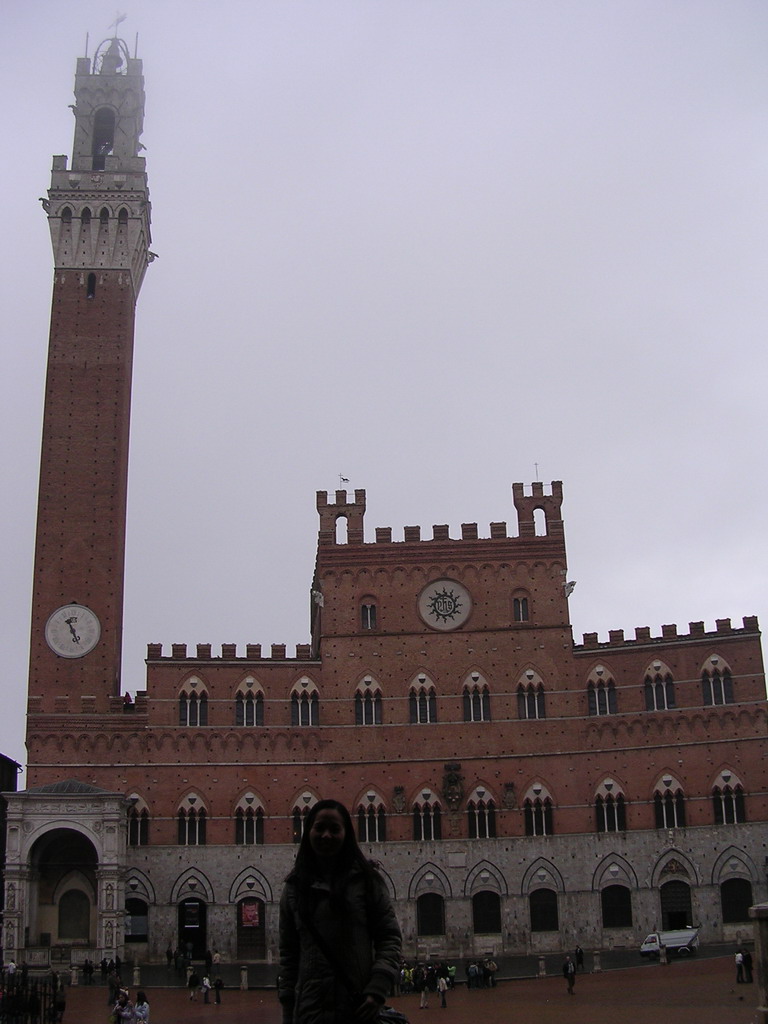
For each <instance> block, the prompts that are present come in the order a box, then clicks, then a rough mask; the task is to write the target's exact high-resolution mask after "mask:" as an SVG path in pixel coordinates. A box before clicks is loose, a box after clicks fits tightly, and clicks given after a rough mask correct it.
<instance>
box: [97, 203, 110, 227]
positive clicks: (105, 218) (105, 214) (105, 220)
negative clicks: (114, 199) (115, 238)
mask: <svg viewBox="0 0 768 1024" xmlns="http://www.w3.org/2000/svg"><path fill="white" fill-rule="evenodd" d="M99 223H100V224H109V210H108V209H107V208H106V206H102V208H101V211H100V212H99Z"/></svg>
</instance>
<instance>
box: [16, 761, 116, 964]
mask: <svg viewBox="0 0 768 1024" xmlns="http://www.w3.org/2000/svg"><path fill="white" fill-rule="evenodd" d="M5 798H6V800H7V802H8V845H7V859H6V869H5V913H4V927H3V955H4V957H5V960H6V961H7V960H8V959H10V958H11V957H12V958H13V959H15V960H16V961H17V962H20V961H22V960H24V961H26V962H27V963H28V964H29V965H30V966H44V965H46V964H47V963H49V962H50V958H51V949H52V948H53V949H59V951H60V952H62V953H63V952H66V948H67V947H71V948H70V950H69V952H70V954H74V952H75V949H77V953H78V955H77V956H75V957H74V959H81V958H85V957H86V956H88V957H90V958H91V959H93V960H96V961H98V960H101V958H102V957H104V956H106V957H107V958H108V959H109V958H114V957H115V956H117V955H119V956H121V957H122V956H123V954H124V949H123V941H124V922H125V909H124V904H125V892H124V876H125V867H126V864H125V861H126V829H127V818H126V812H127V808H128V801H127V800H126V798H125V796H123V794H122V793H111V792H109V791H107V790H103V789H98V788H97V787H96V786H90V785H88V784H86V783H83V782H77V781H74V780H67V781H63V782H56V783H52V784H51V785H47V786H40V787H37V788H33V789H27V790H22V791H21V792H19V793H7V794H5ZM73 893H77V894H78V895H77V900H76V902H77V903H78V904H79V905H80V906H81V907H82V908H83V910H82V913H81V917H80V920H79V923H78V925H77V926H76V927H75V928H73V927H72V922H71V919H70V920H69V921H68V927H66V928H62V927H61V924H60V909H61V906H60V905H61V901H62V899H65V902H66V899H67V897H68V896H69V897H70V898H71V896H72V894H73ZM86 901H87V904H86Z"/></svg>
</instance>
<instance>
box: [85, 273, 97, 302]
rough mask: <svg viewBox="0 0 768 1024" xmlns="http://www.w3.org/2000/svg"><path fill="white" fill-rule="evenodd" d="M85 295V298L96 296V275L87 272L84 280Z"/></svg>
mask: <svg viewBox="0 0 768 1024" xmlns="http://www.w3.org/2000/svg"><path fill="white" fill-rule="evenodd" d="M85 297H86V299H95V298H96V275H95V274H89V275H88V278H87V280H86V282H85Z"/></svg>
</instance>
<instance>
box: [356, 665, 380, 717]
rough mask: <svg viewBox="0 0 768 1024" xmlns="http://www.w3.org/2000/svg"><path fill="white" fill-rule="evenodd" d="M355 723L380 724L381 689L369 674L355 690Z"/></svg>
mask: <svg viewBox="0 0 768 1024" xmlns="http://www.w3.org/2000/svg"><path fill="white" fill-rule="evenodd" d="M355 725H381V690H380V689H379V686H378V683H376V681H375V680H374V679H372V678H371V677H370V676H366V677H365V679H363V680H362V681H361V683H360V684H359V686H358V687H357V691H356V692H355Z"/></svg>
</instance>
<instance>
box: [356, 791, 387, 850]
mask: <svg viewBox="0 0 768 1024" xmlns="http://www.w3.org/2000/svg"><path fill="white" fill-rule="evenodd" d="M357 838H358V839H359V841H360V842H361V843H383V842H385V841H386V838H387V814H386V811H385V810H384V804H383V802H382V801H381V799H380V798H379V797H378V796H377V795H376V794H375V793H373V792H371V793H368V794H367V796H366V800H365V803H361V804H360V805H359V806H358V808H357Z"/></svg>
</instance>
